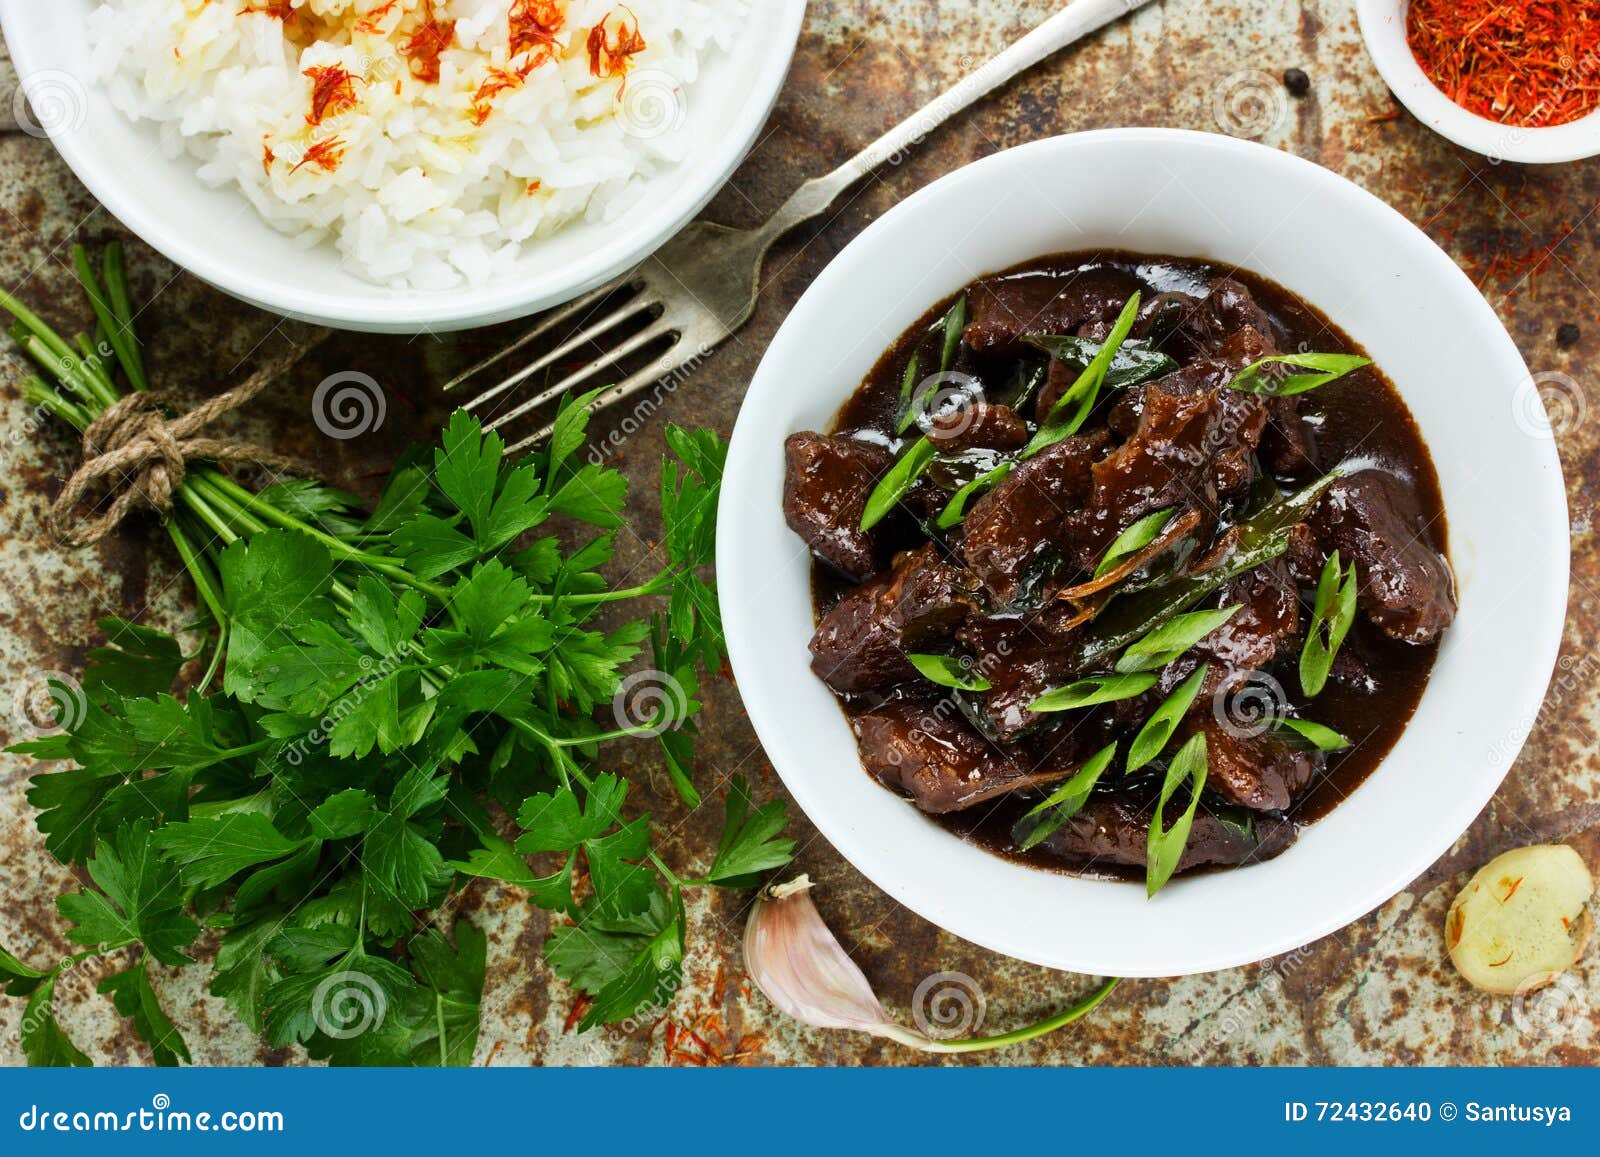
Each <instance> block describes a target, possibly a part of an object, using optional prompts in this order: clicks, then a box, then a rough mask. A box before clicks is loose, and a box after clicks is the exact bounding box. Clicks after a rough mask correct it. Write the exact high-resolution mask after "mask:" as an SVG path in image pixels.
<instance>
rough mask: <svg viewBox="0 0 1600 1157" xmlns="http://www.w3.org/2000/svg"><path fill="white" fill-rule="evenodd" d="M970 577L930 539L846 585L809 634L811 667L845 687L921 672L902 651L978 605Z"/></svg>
mask: <svg viewBox="0 0 1600 1157" xmlns="http://www.w3.org/2000/svg"><path fill="white" fill-rule="evenodd" d="M975 586H976V580H974V579H973V577H972V576H971V575H970V574H969V573H968V572H966V571H965V570H963V569H962V568H961V567H958V566H956V565H955V564H954V563H951V562H949V561H947V560H946V559H944V558H943V557H941V556H940V554H939V551H938V548H937V547H935V546H934V545H933V544H932V543H928V544H926V545H924V546H921V547H919V548H917V549H916V550H912V551H906V552H905V553H903V554H901V555H900V556H899V557H898V558H897V559H896V560H895V564H894V567H893V568H892V569H891V570H889V571H886V572H884V573H883V574H879V575H874V576H873V577H872V578H870V579H868V580H867V581H866V582H864V583H862V584H861V585H860V586H858V587H856V588H855V589H854V590H851V591H848V592H847V593H846V594H845V596H844V597H843V598H841V599H840V600H839V601H838V602H837V603H835V604H834V606H833V609H832V610H830V611H829V612H828V613H827V614H826V615H824V616H823V617H822V621H821V622H820V623H818V624H817V629H816V633H815V634H813V635H812V636H811V669H812V671H814V672H815V673H816V675H817V677H818V678H820V679H821V680H822V681H823V682H824V683H826V684H827V685H828V686H830V687H832V688H833V689H834V690H835V691H839V692H841V693H843V694H846V695H854V694H860V693H862V692H866V691H886V690H888V689H889V688H892V687H895V686H897V685H898V684H901V683H906V682H910V681H911V680H913V679H917V678H920V676H919V675H918V674H917V670H916V668H915V667H913V666H912V665H911V662H910V660H909V659H907V658H906V653H907V652H908V651H917V650H922V649H925V648H928V647H932V646H936V645H938V644H942V643H947V642H949V640H950V639H951V638H952V636H953V635H954V634H955V631H956V628H957V627H959V626H960V625H961V624H962V623H963V622H965V621H966V619H967V618H968V617H969V616H971V615H973V614H974V613H976V612H977V610H978V603H977V600H976V599H975V598H974V595H973V588H974V587H975Z"/></svg>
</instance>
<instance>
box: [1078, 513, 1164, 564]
mask: <svg viewBox="0 0 1600 1157" xmlns="http://www.w3.org/2000/svg"><path fill="white" fill-rule="evenodd" d="M1176 513H1178V511H1177V508H1176V507H1174V508H1172V509H1170V510H1158V511H1156V512H1155V513H1154V514H1147V515H1145V516H1144V517H1143V518H1141V519H1139V520H1138V521H1137V522H1135V523H1133V525H1131V526H1129V527H1128V528H1127V529H1126V530H1124V531H1123V532H1122V533H1121V534H1119V535H1117V537H1116V538H1115V539H1114V540H1113V541H1112V543H1111V545H1110V546H1108V547H1107V548H1106V553H1105V557H1104V558H1102V559H1101V560H1100V565H1099V566H1097V567H1095V568H1094V577H1095V578H1099V577H1100V576H1101V575H1103V574H1105V573H1106V572H1108V571H1111V570H1114V569H1116V566H1117V564H1118V563H1119V562H1121V561H1122V560H1123V559H1125V558H1127V557H1128V556H1129V555H1133V554H1138V553H1139V552H1140V551H1141V550H1143V549H1144V548H1145V547H1147V546H1149V545H1150V544H1151V543H1152V542H1154V541H1155V540H1156V539H1157V538H1159V537H1161V532H1162V531H1163V530H1165V529H1166V528H1167V523H1169V522H1171V521H1172V516H1173V515H1174V514H1176Z"/></svg>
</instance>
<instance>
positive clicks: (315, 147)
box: [289, 136, 345, 173]
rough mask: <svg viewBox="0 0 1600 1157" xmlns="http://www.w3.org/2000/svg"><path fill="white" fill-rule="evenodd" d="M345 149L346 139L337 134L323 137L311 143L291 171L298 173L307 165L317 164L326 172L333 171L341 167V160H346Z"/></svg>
mask: <svg viewBox="0 0 1600 1157" xmlns="http://www.w3.org/2000/svg"><path fill="white" fill-rule="evenodd" d="M344 149H345V144H344V141H342V140H340V139H339V138H338V137H337V136H332V137H323V138H322V140H320V141H317V142H316V143H314V144H312V145H309V146H308V147H307V148H306V151H305V155H304V156H302V157H301V158H300V161H299V163H298V164H296V165H295V167H294V168H292V169H290V170H289V171H290V172H291V173H298V172H299V171H300V170H301V169H303V168H305V167H306V166H307V165H315V166H316V167H317V168H319V169H321V170H322V171H323V172H324V173H331V172H333V171H334V170H336V169H337V168H338V167H339V162H340V161H342V160H344Z"/></svg>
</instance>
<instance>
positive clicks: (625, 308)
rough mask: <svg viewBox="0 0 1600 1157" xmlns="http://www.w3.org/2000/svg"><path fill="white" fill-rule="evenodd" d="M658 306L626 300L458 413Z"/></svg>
mask: <svg viewBox="0 0 1600 1157" xmlns="http://www.w3.org/2000/svg"><path fill="white" fill-rule="evenodd" d="M658 304H659V303H658V302H656V301H655V300H654V299H647V298H646V297H645V295H643V294H640V295H639V296H638V297H633V298H630V299H629V300H627V301H625V302H623V303H622V305H620V306H619V307H617V308H616V309H614V310H612V311H611V312H610V313H608V314H606V316H604V317H602V318H601V319H600V320H599V321H597V322H595V323H594V324H593V325H591V326H589V327H588V328H587V329H584V330H582V331H581V332H579V333H575V334H573V335H572V336H571V337H569V338H568V339H567V340H566V341H564V342H562V343H561V344H560V345H558V346H556V347H555V349H553V350H550V351H549V352H547V353H545V354H544V355H543V356H542V357H539V358H537V359H535V360H534V361H532V362H529V363H528V364H527V365H525V366H523V367H522V368H521V369H520V370H518V371H517V372H516V373H514V374H511V375H509V376H507V377H506V378H505V379H504V380H502V381H500V382H497V383H496V384H495V385H493V386H490V387H489V388H488V389H487V390H484V391H483V392H482V393H481V394H478V395H477V396H476V397H474V398H472V399H471V400H469V401H467V402H464V403H463V404H462V409H465V410H480V409H482V408H483V406H484V405H485V404H486V403H488V402H492V401H494V400H495V399H496V398H498V397H499V396H500V395H501V394H503V393H505V392H506V391H507V390H509V389H511V388H512V387H513V386H519V385H521V384H522V383H523V382H525V381H527V380H528V379H529V378H531V377H533V375H534V374H536V373H538V372H539V371H540V370H542V369H544V368H545V367H546V366H550V365H554V364H555V363H556V362H558V361H560V360H561V359H562V358H564V357H566V356H567V355H568V354H570V353H571V352H572V351H573V350H576V349H580V348H582V347H583V346H584V345H585V344H587V343H588V342H591V341H594V340H595V339H597V338H599V337H601V336H603V335H604V334H606V333H607V332H608V331H610V330H613V329H615V328H616V327H617V326H619V325H621V324H622V323H623V322H625V321H627V320H628V319H629V318H631V317H636V316H638V315H639V314H641V313H643V312H645V311H646V310H648V309H651V308H653V307H655V306H656V305H658Z"/></svg>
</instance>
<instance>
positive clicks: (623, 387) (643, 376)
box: [506, 349, 680, 454]
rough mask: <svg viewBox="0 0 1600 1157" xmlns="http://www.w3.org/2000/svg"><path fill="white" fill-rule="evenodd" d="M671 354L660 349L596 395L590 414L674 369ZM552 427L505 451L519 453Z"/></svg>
mask: <svg viewBox="0 0 1600 1157" xmlns="http://www.w3.org/2000/svg"><path fill="white" fill-rule="evenodd" d="M673 355H674V351H673V350H672V349H667V350H664V351H662V353H661V355H660V356H659V357H657V358H656V359H655V360H654V361H652V362H651V363H650V364H649V365H647V366H645V367H644V368H643V369H640V370H635V371H634V372H633V373H631V374H629V375H628V376H627V377H626V378H624V379H623V380H622V381H620V382H618V383H617V384H616V385H614V386H612V387H611V388H610V389H608V390H607V391H606V392H605V393H603V394H600V395H599V396H597V397H596V398H595V399H594V401H592V402H590V403H589V406H588V409H589V412H590V413H591V414H596V413H599V412H600V411H601V410H603V409H605V408H606V407H607V406H610V405H614V404H615V403H617V402H620V401H623V400H625V399H627V398H629V397H631V396H633V395H634V394H636V393H638V392H639V390H640V389H642V388H643V387H644V386H646V385H648V384H649V383H650V382H652V381H654V380H656V379H658V378H661V377H664V376H665V375H666V374H667V373H669V372H670V371H671V370H673V369H675V368H676V367H677V366H678V365H679V364H680V363H679V361H678V359H677V358H676V357H675V356H673ZM554 428H555V425H554V423H549V424H546V425H545V426H543V427H541V428H540V429H539V430H537V431H535V432H534V433H532V434H530V435H528V437H526V438H524V439H522V441H520V442H517V443H516V444H514V445H513V446H512V447H511V448H510V449H509V450H508V451H506V452H507V453H508V454H515V453H520V452H522V451H523V450H526V449H528V448H529V447H530V446H533V445H535V444H537V443H539V442H543V441H544V440H545V439H546V438H548V437H549V436H550V431H551V430H553V429H554Z"/></svg>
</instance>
